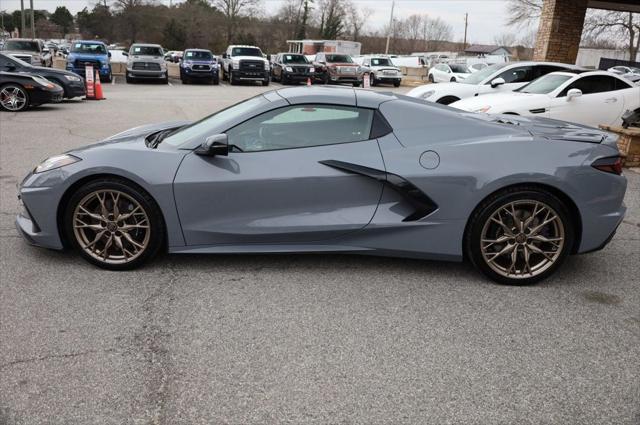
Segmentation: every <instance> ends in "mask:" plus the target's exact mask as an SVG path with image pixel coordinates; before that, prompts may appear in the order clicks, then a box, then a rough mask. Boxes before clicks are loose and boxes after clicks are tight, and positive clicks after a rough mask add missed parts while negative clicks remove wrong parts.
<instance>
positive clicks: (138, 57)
mask: <svg viewBox="0 0 640 425" xmlns="http://www.w3.org/2000/svg"><path fill="white" fill-rule="evenodd" d="M138 79H140V80H160V81H162V82H163V83H165V84H167V83H169V73H168V71H167V64H166V62H165V61H164V50H163V49H162V46H160V45H159V44H138V43H136V44H133V45H131V48H130V49H129V56H128V58H127V75H126V80H127V83H133V82H135V81H136V80H138Z"/></svg>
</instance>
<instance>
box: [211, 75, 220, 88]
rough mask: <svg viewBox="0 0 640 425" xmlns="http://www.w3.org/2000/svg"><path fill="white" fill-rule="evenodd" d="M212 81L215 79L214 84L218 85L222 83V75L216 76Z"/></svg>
mask: <svg viewBox="0 0 640 425" xmlns="http://www.w3.org/2000/svg"><path fill="white" fill-rule="evenodd" d="M212 81H213V85H215V86H217V85H218V84H220V77H216V78H214V79H213V80H212Z"/></svg>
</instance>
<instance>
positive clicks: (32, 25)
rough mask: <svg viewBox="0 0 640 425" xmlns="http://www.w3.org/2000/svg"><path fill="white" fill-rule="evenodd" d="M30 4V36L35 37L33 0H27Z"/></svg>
mask: <svg viewBox="0 0 640 425" xmlns="http://www.w3.org/2000/svg"><path fill="white" fill-rule="evenodd" d="M29 5H30V6H31V38H36V26H35V20H36V18H35V16H34V15H35V11H34V10H33V0H29Z"/></svg>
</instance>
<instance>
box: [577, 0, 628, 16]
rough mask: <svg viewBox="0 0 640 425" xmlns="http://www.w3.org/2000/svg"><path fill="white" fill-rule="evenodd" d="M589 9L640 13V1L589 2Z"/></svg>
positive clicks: (596, 0) (593, 0) (595, 0)
mask: <svg viewBox="0 0 640 425" xmlns="http://www.w3.org/2000/svg"><path fill="white" fill-rule="evenodd" d="M587 7H590V8H593V9H605V10H618V11H621V12H636V13H640V2H638V0H589V2H588V3H587Z"/></svg>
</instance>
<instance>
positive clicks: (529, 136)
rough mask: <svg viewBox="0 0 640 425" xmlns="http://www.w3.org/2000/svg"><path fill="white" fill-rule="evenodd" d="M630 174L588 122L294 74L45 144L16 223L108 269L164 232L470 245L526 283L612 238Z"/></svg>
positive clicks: (362, 244)
mask: <svg viewBox="0 0 640 425" xmlns="http://www.w3.org/2000/svg"><path fill="white" fill-rule="evenodd" d="M625 189H626V179H625V178H624V177H623V176H622V175H621V163H620V157H619V154H618V150H617V148H616V138H615V137H614V136H613V135H611V134H608V133H605V132H602V131H599V130H597V129H594V128H588V127H583V126H578V125H573V124H568V123H564V122H559V121H552V120H548V119H541V118H524V117H517V116H488V115H480V114H473V113H467V112H463V111H459V110H456V109H452V108H449V107H447V106H443V105H438V104H433V103H425V102H423V101H420V100H416V99H413V98H409V97H405V96H400V95H396V94H391V93H379V92H373V91H368V90H359V89H355V90H354V89H351V88H337V87H297V88H286V89H281V90H276V91H270V92H267V93H264V94H262V95H259V96H256V97H253V98H251V99H248V100H246V101H244V102H241V103H238V104H236V105H234V106H231V107H229V108H227V109H224V110H222V111H219V112H217V113H215V114H213V115H210V116H208V117H206V118H204V119H202V120H200V121H198V122H195V123H185V122H179V123H176V122H174V123H165V124H158V125H149V126H144V127H138V128H134V129H131V130H128V131H125V132H123V133H120V134H117V135H115V136H112V137H110V138H108V139H106V140H104V141H102V142H100V143H97V144H94V145H91V146H87V147H84V148H80V149H76V150H73V151H70V152H68V153H66V154H63V155H59V156H55V157H52V158H49V159H47V160H45V161H44V162H43V163H42V164H40V165H38V166H37V167H36V168H35V169H34V170H33V171H32V172H31V173H30V174H29V175H28V176H27V177H26V178H25V179H24V181H23V182H22V184H21V185H20V188H19V192H20V194H19V196H20V198H21V200H22V202H23V204H24V211H23V212H22V213H21V214H20V215H19V216H18V217H17V227H18V229H19V230H20V232H21V233H22V235H24V237H25V239H26V240H27V241H28V242H30V243H33V244H35V245H39V246H43V247H47V248H53V249H62V248H64V247H74V248H76V249H77V250H78V251H79V252H80V253H81V255H82V256H83V257H84V258H86V259H87V260H88V261H90V262H91V263H93V264H96V265H98V266H100V267H104V268H107V269H112V270H122V269H131V268H133V267H137V266H139V265H141V264H142V263H143V262H145V261H147V260H149V259H150V258H151V257H153V256H154V255H155V254H156V253H158V251H159V250H161V249H168V251H169V252H171V253H288V252H325V253H326V252H344V253H357V254H371V255H389V256H399V257H414V258H424V259H439V260H451V261H461V260H463V259H465V258H466V259H468V260H470V261H471V262H473V264H475V266H476V267H477V268H478V269H479V270H480V271H482V272H483V273H484V274H486V275H487V276H488V277H490V278H491V279H493V280H495V281H497V282H500V283H507V284H529V283H534V282H536V281H539V280H541V279H543V278H545V277H547V276H549V275H550V274H552V273H553V272H554V271H555V270H556V269H557V268H558V267H559V266H560V264H561V263H562V261H563V260H564V259H565V257H566V256H567V255H569V254H576V253H585V252H590V251H595V250H598V249H600V248H602V247H604V245H605V244H606V243H607V242H608V241H609V240H610V239H611V238H612V236H613V234H614V232H615V230H616V228H617V227H618V225H619V223H620V222H621V221H622V218H623V216H624V213H625V207H624V205H623V197H624V193H625Z"/></svg>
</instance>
